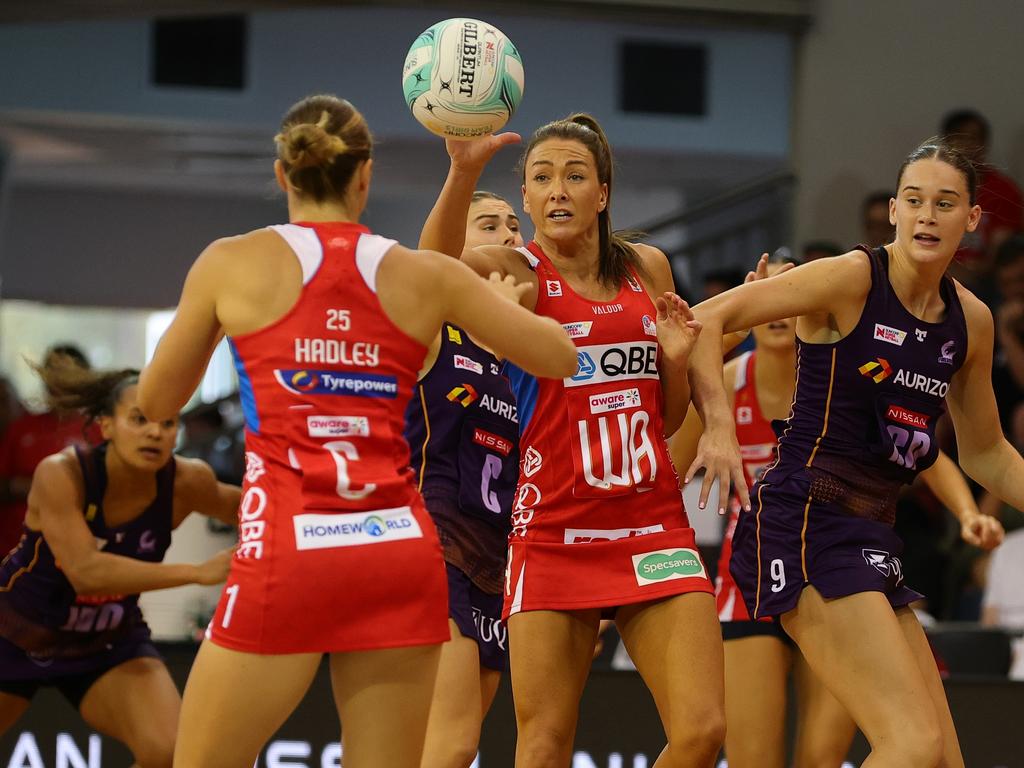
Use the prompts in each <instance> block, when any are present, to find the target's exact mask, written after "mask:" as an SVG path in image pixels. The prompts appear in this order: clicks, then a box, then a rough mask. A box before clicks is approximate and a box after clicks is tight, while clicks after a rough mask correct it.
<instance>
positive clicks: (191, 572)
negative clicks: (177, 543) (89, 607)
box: [28, 454, 230, 595]
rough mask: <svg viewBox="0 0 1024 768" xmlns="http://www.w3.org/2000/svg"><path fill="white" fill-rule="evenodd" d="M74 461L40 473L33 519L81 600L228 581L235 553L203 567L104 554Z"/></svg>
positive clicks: (57, 462) (61, 459) (51, 462)
mask: <svg viewBox="0 0 1024 768" xmlns="http://www.w3.org/2000/svg"><path fill="white" fill-rule="evenodd" d="M71 461H72V460H71V459H70V458H69V457H68V456H67V455H64V454H56V455H54V456H49V457H47V458H46V459H44V460H43V462H42V463H41V464H40V465H39V466H38V467H37V468H36V473H35V476H34V477H33V481H32V490H31V491H29V497H28V504H29V515H30V517H31V518H32V519H33V520H37V521H38V523H39V528H40V530H42V533H43V537H44V538H45V539H46V543H47V545H48V546H49V547H50V549H51V550H52V551H53V556H54V559H55V560H56V561H57V562H58V563H59V564H60V567H61V569H62V570H63V571H64V574H65V575H66V576H67V578H68V581H70V582H71V586H72V587H74V590H75V592H76V593H78V594H79V595H112V594H135V593H138V592H146V591H149V590H154V589H166V588H168V587H178V586H181V585H182V584H219V583H220V582H222V581H223V580H224V579H225V578H226V577H227V572H228V568H229V566H230V552H222V553H219V554H218V555H215V556H214V557H213V558H211V559H210V560H208V561H206V562H205V563H202V564H199V565H192V564H188V563H180V564H170V565H165V564H163V563H147V562H144V561H142V560H135V559H134V558H131V557H124V556H122V555H114V554H110V553H107V552H103V551H101V550H100V549H98V548H97V546H96V540H95V539H94V538H93V535H92V532H91V531H90V530H89V526H88V525H86V523H85V520H84V518H83V517H82V512H81V492H80V491H79V490H78V487H77V486H78V482H80V481H77V480H76V477H75V474H74V473H75V468H74V467H73V465H72V463H71Z"/></svg>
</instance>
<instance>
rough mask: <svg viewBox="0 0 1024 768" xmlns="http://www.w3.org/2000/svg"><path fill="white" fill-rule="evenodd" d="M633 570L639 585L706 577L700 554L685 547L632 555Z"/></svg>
mask: <svg viewBox="0 0 1024 768" xmlns="http://www.w3.org/2000/svg"><path fill="white" fill-rule="evenodd" d="M633 570H634V572H635V574H636V583H637V584H639V585H640V586H641V587H643V586H646V585H647V584H660V583H661V582H663V581H670V580H672V579H694V578H707V573H706V571H705V570H704V563H703V562H702V561H701V559H700V555H698V554H697V552H696V551H695V550H692V549H687V548H685V547H683V548H680V549H657V550H655V551H654V552H644V553H642V554H639V555H633Z"/></svg>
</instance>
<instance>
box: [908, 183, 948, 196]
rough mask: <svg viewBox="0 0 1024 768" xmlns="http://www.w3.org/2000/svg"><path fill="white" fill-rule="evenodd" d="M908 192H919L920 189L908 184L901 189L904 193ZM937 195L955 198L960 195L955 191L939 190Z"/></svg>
mask: <svg viewBox="0 0 1024 768" xmlns="http://www.w3.org/2000/svg"><path fill="white" fill-rule="evenodd" d="M908 190H913V191H914V192H920V191H921V188H920V187H914V186H911V185H909V184H908V185H907V186H905V187H904V188H903V191H904V192H906V191H908ZM939 194H942V195H956V196H957V197H960V193H959V192H957V191H956V190H955V189H940V190H939Z"/></svg>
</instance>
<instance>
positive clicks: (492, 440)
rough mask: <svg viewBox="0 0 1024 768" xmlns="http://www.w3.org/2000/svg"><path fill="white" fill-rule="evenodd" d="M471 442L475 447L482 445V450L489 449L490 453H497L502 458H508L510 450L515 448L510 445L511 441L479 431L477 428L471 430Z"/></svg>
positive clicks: (485, 431) (482, 430) (483, 430)
mask: <svg viewBox="0 0 1024 768" xmlns="http://www.w3.org/2000/svg"><path fill="white" fill-rule="evenodd" d="M473 442H474V443H476V444H477V445H482V446H483V447H484V448H490V449H491V450H492V451H497V452H498V453H500V454H501V455H502V456H508V455H509V454H510V453H512V449H513V448H514V447H515V446H514V445H513V444H512V441H511V440H509V439H508V438H504V437H502V436H501V435H495V434H493V433H491V432H488V431H487V430H485V429H480V428H479V427H474V428H473Z"/></svg>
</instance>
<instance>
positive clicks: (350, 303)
mask: <svg viewBox="0 0 1024 768" xmlns="http://www.w3.org/2000/svg"><path fill="white" fill-rule="evenodd" d="M272 229H273V230H275V231H276V232H277V233H278V234H279V235H280V236H281V237H282V238H283V239H284V240H285V241H286V242H287V243H288V245H289V246H290V247H291V248H292V250H293V251H294V252H295V255H296V257H297V258H298V260H299V262H300V264H301V265H302V272H303V289H302V293H301V295H300V297H299V300H298V301H297V302H296V303H295V306H294V307H293V308H292V309H291V310H290V311H289V312H288V313H287V314H286V315H285V316H284V317H282V318H281V319H280V320H278V321H277V322H275V323H273V324H271V325H269V326H267V327H266V328H263V329H262V330H259V331H256V332H254V333H249V334H245V335H242V336H237V337H235V338H234V339H232V340H231V348H232V352H233V354H234V358H235V365H236V368H237V370H238V378H239V385H240V390H241V397H242V405H243V409H244V412H245V419H246V437H245V440H246V473H245V482H244V485H243V494H242V502H241V508H240V510H239V544H238V550H237V551H236V553H235V558H234V561H233V563H232V567H231V573H230V575H229V577H228V580H227V585H226V586H225V588H224V592H223V594H222V595H221V600H220V604H219V605H218V606H217V611H216V613H215V614H214V616H213V619H212V621H211V623H210V626H209V628H208V630H207V637H209V638H210V639H211V640H212V641H213V642H214V643H217V644H218V645H222V646H225V647H227V648H233V649H236V650H240V651H247V652H252V653H302V652H335V651H354V650H366V649H375V648H392V647H398V646H404V645H420V644H429V643H438V642H443V641H445V640H447V639H448V636H449V635H448V605H447V592H446V584H445V571H444V562H443V560H442V558H441V548H440V545H439V543H438V540H437V534H436V532H435V530H434V526H433V524H432V523H431V521H430V517H429V516H428V515H427V513H426V510H425V508H424V506H423V501H422V499H421V498H420V496H419V494H418V493H417V492H416V488H415V485H414V478H413V475H412V471H411V470H410V469H409V448H408V446H407V445H406V443H405V440H404V439H403V437H402V429H403V414H404V412H405V407H406V404H407V402H408V400H409V397H410V395H411V393H412V388H413V385H414V384H415V382H416V374H417V371H418V369H419V367H420V365H421V364H422V362H423V357H424V354H425V352H426V350H425V348H424V347H423V345H422V344H420V343H419V342H417V341H415V340H413V339H411V338H409V337H408V336H407V335H406V334H405V333H403V332H402V331H401V330H399V329H398V328H397V327H396V326H395V325H394V323H392V322H391V321H390V320H389V319H388V317H387V315H386V314H385V313H384V310H383V308H382V307H381V304H380V301H379V300H378V298H377V295H376V274H377V268H378V266H379V264H380V261H381V259H382V258H383V257H384V255H385V254H386V253H387V251H388V250H389V249H390V248H391V247H392V246H393V245H394V241H393V240H386V239H384V238H382V237H379V236H377V235H372V234H370V232H369V230H367V229H366V228H365V227H362V226H360V225H358V224H350V223H317V224H301V225H299V224H288V225H283V226H276V227H272Z"/></svg>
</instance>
